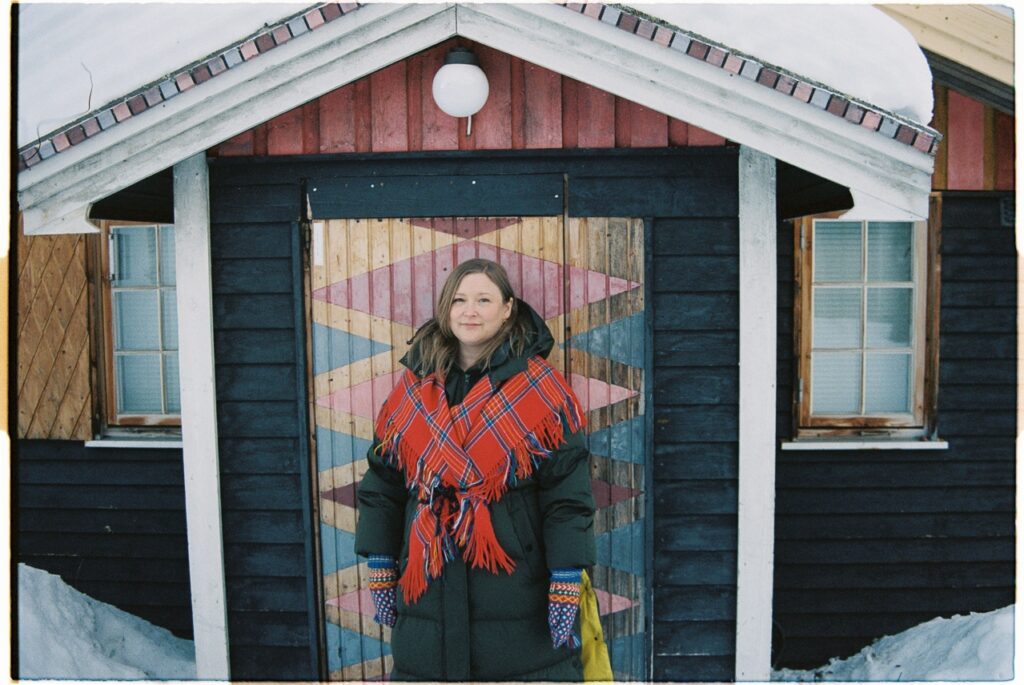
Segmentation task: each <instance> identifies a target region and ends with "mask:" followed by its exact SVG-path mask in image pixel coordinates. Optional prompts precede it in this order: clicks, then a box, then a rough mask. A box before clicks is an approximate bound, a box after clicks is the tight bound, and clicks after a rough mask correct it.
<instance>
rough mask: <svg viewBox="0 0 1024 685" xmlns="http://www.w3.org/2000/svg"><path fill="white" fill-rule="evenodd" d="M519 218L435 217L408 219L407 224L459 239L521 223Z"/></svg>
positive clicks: (474, 236)
mask: <svg viewBox="0 0 1024 685" xmlns="http://www.w3.org/2000/svg"><path fill="white" fill-rule="evenodd" d="M521 222H522V219H521V218H519V217H436V218H431V217H427V218H416V219H409V223H410V224H412V225H413V226H419V227H420V228H428V229H430V230H432V231H438V232H439V233H448V234H451V235H453V236H456V237H459V238H478V237H480V236H481V235H484V234H486V233H494V232H495V231H500V230H501V229H503V228H507V227H509V226H514V225H516V224H518V223H521Z"/></svg>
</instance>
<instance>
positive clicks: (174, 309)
mask: <svg viewBox="0 0 1024 685" xmlns="http://www.w3.org/2000/svg"><path fill="white" fill-rule="evenodd" d="M160 306H161V311H160V318H161V319H162V320H163V327H164V331H163V332H164V349H165V350H176V349H178V298H177V293H176V291H175V290H174V289H173V288H170V289H164V290H161V291H160Z"/></svg>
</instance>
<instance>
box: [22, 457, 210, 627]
mask: <svg viewBox="0 0 1024 685" xmlns="http://www.w3.org/2000/svg"><path fill="white" fill-rule="evenodd" d="M14 449H15V463H16V465H17V466H16V468H17V471H16V479H17V480H16V482H15V485H14V488H13V494H14V495H15V497H16V504H17V507H18V516H17V522H16V530H17V537H16V538H15V547H14V549H13V550H12V551H13V552H14V557H15V559H16V560H17V562H18V563H25V564H28V565H29V566H33V567H35V568H39V569H43V570H44V571H48V572H50V573H55V574H57V575H59V576H61V578H63V579H64V581H65V582H67V583H68V584H70V585H71V586H72V587H74V588H76V589H77V590H79V591H81V592H84V593H85V594H87V595H89V596H90V597H93V598H95V599H97V600H99V601H101V602H106V603H107V604H112V605H114V606H116V607H118V608H120V609H123V610H124V611H127V612H129V613H132V614H135V615H136V616H140V617H142V618H144V619H146V620H147V621H149V622H151V623H153V624H155V625H158V626H161V627H164V628H167V629H169V630H171V631H172V632H173V633H174V634H175V635H178V636H179V637H185V638H189V639H191V637H192V609H191V600H190V594H189V577H188V547H187V543H186V539H185V488H184V479H183V473H182V462H181V450H175V449H159V450H152V449H150V450H146V449H110V448H97V447H85V446H84V444H83V443H81V442H74V441H63V440H19V441H17V442H16V443H15V445H14Z"/></svg>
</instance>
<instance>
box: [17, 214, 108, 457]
mask: <svg viewBox="0 0 1024 685" xmlns="http://www.w3.org/2000/svg"><path fill="white" fill-rule="evenodd" d="M18 241H19V242H18V255H17V259H18V264H17V269H16V270H17V273H18V313H17V323H16V328H17V331H18V437H19V438H34V439H51V440H87V439H89V438H90V437H92V435H91V433H92V426H91V421H90V415H91V412H90V406H91V404H92V398H91V392H90V382H89V377H90V370H89V349H90V340H89V306H88V304H89V298H88V280H87V278H86V270H85V252H86V238H85V236H81V235H67V236H37V237H25V236H22V235H21V232H20V231H19V237H18Z"/></svg>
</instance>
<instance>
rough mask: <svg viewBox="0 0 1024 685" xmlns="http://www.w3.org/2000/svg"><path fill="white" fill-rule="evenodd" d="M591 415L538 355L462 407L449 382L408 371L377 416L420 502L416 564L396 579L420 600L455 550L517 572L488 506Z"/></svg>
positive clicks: (412, 548)
mask: <svg viewBox="0 0 1024 685" xmlns="http://www.w3.org/2000/svg"><path fill="white" fill-rule="evenodd" d="M562 417H565V421H566V424H567V428H568V431H569V432H570V433H575V432H576V431H578V430H580V429H581V428H583V427H584V426H585V425H586V417H585V416H584V414H583V411H582V409H581V408H580V405H579V401H578V400H577V399H576V395H575V393H573V391H572V388H571V387H570V386H569V384H568V383H567V382H566V380H565V378H564V377H563V376H562V374H560V373H559V372H558V371H557V370H555V368H554V367H553V366H551V365H550V364H548V363H547V362H546V361H544V360H543V359H542V358H540V357H531V358H529V359H528V360H527V364H526V370H525V371H521V372H519V373H517V374H516V375H515V376H512V377H511V378H509V379H508V380H507V381H505V382H504V383H503V384H502V385H501V387H500V388H495V387H494V385H493V381H492V380H491V379H490V377H489V376H485V377H484V378H482V379H480V380H479V381H478V382H477V383H476V384H475V385H474V386H473V387H472V389H471V390H470V391H469V393H468V394H467V395H466V397H465V399H464V400H463V401H462V403H461V404H458V405H456V406H454V407H449V406H448V400H447V398H446V397H445V392H444V381H443V380H441V379H440V378H439V377H438V376H437V374H436V373H431V374H428V375H427V376H425V377H423V378H422V379H420V378H418V377H417V376H416V374H414V373H413V372H412V371H409V370H406V372H405V373H404V374H403V375H402V378H401V380H400V381H399V382H398V383H397V384H396V385H395V387H394V389H393V390H392V391H391V394H390V395H389V396H388V399H387V401H385V402H384V406H383V407H382V408H381V410H380V413H379V414H378V415H377V421H376V423H375V425H374V430H375V432H376V434H377V436H378V437H379V438H380V441H381V442H380V445H379V447H378V450H379V451H380V453H381V455H382V457H383V458H384V460H385V461H387V462H388V463H390V464H392V465H394V466H395V467H396V468H398V469H399V470H400V471H402V473H403V474H404V475H405V480H406V484H407V485H408V486H409V489H410V492H411V493H412V495H413V496H414V497H417V498H418V504H417V508H416V514H415V518H414V519H413V523H412V527H411V528H410V531H409V563H408V564H407V565H406V569H405V572H404V573H403V574H402V577H401V579H400V581H399V585H400V586H401V588H402V593H403V596H404V597H405V600H406V602H410V603H412V602H415V601H416V600H417V599H419V597H420V595H422V594H423V593H424V592H425V591H426V589H427V583H428V582H429V581H430V580H432V579H434V578H438V577H440V575H441V572H442V570H443V568H444V564H445V563H446V562H448V561H450V560H451V559H453V558H454V557H455V554H456V553H457V552H458V549H461V550H462V557H463V559H465V560H466V563H468V564H470V565H471V566H473V567H474V568H486V569H487V570H489V571H490V572H491V573H497V572H498V569H499V568H500V569H502V570H504V571H505V572H506V573H511V572H512V570H513V569H514V568H515V562H513V561H512V559H511V558H510V557H509V556H508V554H506V553H505V550H503V549H502V548H501V545H500V544H498V540H497V538H496V537H495V534H494V528H493V526H492V524H491V514H490V509H489V507H488V505H489V504H490V503H491V502H496V501H497V500H499V499H500V498H501V496H502V495H503V494H504V493H505V491H506V490H507V489H508V487H509V486H510V485H512V484H514V483H515V482H516V481H517V479H521V478H526V477H528V476H530V474H532V473H533V471H534V469H535V468H536V466H537V465H538V464H539V463H540V462H541V461H543V460H544V459H546V458H548V457H550V456H551V454H552V451H553V450H554V449H555V448H557V447H558V446H559V445H561V444H562V443H564V442H565V431H564V430H563V426H562Z"/></svg>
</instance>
